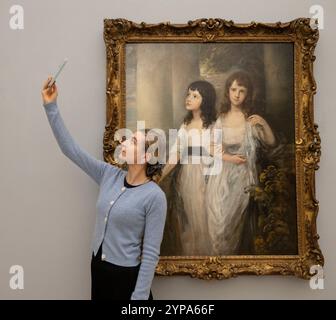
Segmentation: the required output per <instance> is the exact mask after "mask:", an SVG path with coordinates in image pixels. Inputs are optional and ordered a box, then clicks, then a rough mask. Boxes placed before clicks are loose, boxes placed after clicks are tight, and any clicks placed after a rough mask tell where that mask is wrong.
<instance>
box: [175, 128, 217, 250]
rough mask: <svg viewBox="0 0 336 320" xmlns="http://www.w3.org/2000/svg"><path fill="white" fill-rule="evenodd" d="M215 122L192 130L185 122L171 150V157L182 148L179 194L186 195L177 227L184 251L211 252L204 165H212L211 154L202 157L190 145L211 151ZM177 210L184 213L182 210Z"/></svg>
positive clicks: (177, 186) (178, 181) (177, 189)
mask: <svg viewBox="0 0 336 320" xmlns="http://www.w3.org/2000/svg"><path fill="white" fill-rule="evenodd" d="M213 126H214V123H213V124H212V125H210V126H209V127H208V128H207V129H202V130H201V131H200V130H197V129H191V130H189V131H188V129H187V126H186V125H185V124H182V125H181V127H180V129H179V130H178V138H177V140H176V142H175V144H174V146H173V148H171V150H172V151H171V152H170V157H171V156H172V155H173V154H174V148H177V150H180V152H178V157H179V165H180V168H179V171H178V174H177V176H176V181H175V183H176V191H177V193H178V197H179V198H181V199H182V202H183V209H184V212H183V213H182V215H184V218H183V219H179V223H178V225H179V228H178V229H179V230H176V232H177V233H179V238H180V243H181V254H182V255H188V256H191V255H210V250H211V239H210V237H209V233H208V221H207V210H206V208H205V199H204V195H205V190H206V181H207V176H206V175H205V173H206V172H205V171H204V168H206V167H208V163H209V160H210V161H211V157H209V156H203V157H202V156H200V155H195V153H193V155H191V154H190V152H191V150H190V148H188V147H192V148H193V150H195V149H197V148H203V152H204V151H205V150H207V151H208V150H209V149H208V146H209V145H210V132H211V129H212V127H213ZM179 148H180V149H179ZM198 150H199V149H198ZM207 151H205V154H207ZM192 159H193V160H192ZM192 161H193V162H192ZM172 201H174V199H172ZM176 214H177V215H178V216H180V215H181V213H176Z"/></svg>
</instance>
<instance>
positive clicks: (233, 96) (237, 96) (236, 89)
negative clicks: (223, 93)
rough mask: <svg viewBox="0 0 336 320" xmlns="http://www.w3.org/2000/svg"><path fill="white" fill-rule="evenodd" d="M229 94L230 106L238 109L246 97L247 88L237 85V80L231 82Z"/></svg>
mask: <svg viewBox="0 0 336 320" xmlns="http://www.w3.org/2000/svg"><path fill="white" fill-rule="evenodd" d="M229 94H230V102H231V105H233V106H235V107H240V106H241V104H242V103H243V102H244V100H245V98H246V96H247V88H246V87H244V86H240V85H238V83H237V80H235V81H233V82H232V85H231V87H230V89H229Z"/></svg>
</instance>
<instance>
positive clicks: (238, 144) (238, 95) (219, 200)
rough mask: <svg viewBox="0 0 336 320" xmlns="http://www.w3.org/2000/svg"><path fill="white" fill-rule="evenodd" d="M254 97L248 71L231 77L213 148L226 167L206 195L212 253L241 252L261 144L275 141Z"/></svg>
mask: <svg viewBox="0 0 336 320" xmlns="http://www.w3.org/2000/svg"><path fill="white" fill-rule="evenodd" d="M252 96H253V86H252V82H251V79H250V77H249V75H248V74H247V73H245V72H243V71H238V72H235V73H233V74H232V75H231V76H230V77H229V78H228V79H227V81H226V85H225V94H224V103H223V104H222V107H221V110H220V115H219V117H218V118H217V120H216V123H215V126H214V129H222V131H221V137H219V138H220V139H219V140H218V139H216V138H215V140H214V145H213V147H214V148H212V149H211V150H212V151H211V154H212V155H214V156H217V157H220V158H221V159H222V160H223V162H222V170H221V172H220V173H219V174H215V175H210V176H209V181H208V184H207V188H206V195H205V200H206V203H205V207H206V209H207V218H208V228H209V235H210V238H211V242H212V247H211V248H212V252H211V254H212V255H234V254H237V252H238V248H239V245H240V241H241V237H242V236H243V235H242V230H243V225H244V219H245V218H246V217H247V214H246V211H247V210H246V209H247V205H248V203H249V193H248V192H245V191H246V189H247V188H248V187H249V186H251V185H255V184H257V182H258V177H257V170H256V161H257V157H256V155H257V153H256V152H257V149H258V146H259V145H260V144H262V145H263V146H273V145H274V144H275V137H274V134H273V132H272V129H271V128H270V126H269V125H268V123H267V122H266V121H265V119H264V118H262V117H261V116H259V115H257V114H253V112H252ZM219 144H222V148H221V149H219V148H218V147H219ZM219 150H220V151H219Z"/></svg>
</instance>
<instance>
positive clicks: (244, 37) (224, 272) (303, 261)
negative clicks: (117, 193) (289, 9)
mask: <svg viewBox="0 0 336 320" xmlns="http://www.w3.org/2000/svg"><path fill="white" fill-rule="evenodd" d="M318 37H319V33H318V29H317V27H316V24H315V26H314V24H312V21H311V19H309V18H299V19H295V20H293V21H290V22H286V23H281V22H277V23H257V22H251V23H248V24H236V23H234V22H233V21H227V20H222V19H198V20H195V21H189V22H188V23H187V24H171V23H169V22H164V23H159V24H147V23H144V22H142V23H140V24H138V23H134V22H132V21H128V20H125V19H105V20H104V41H105V44H106V56H107V66H106V119H107V120H106V126H105V133H104V159H105V161H108V162H109V163H112V164H116V162H115V161H114V159H113V152H114V149H115V147H116V146H117V144H118V142H116V141H113V136H114V132H115V131H116V130H117V129H118V128H123V127H125V122H126V119H125V118H126V113H125V107H126V106H125V101H126V99H125V47H126V44H127V43H136V42H152V43H155V42H225V41H231V42H234V41H235V42H242V41H249V42H253V41H255V42H291V43H293V44H294V64H295V65H294V73H295V74H294V83H295V85H294V86H295V150H296V152H295V153H296V180H297V191H296V193H297V209H298V212H297V215H298V242H299V243H298V255H290V256H283V255H282V256H278V255H277V256H264V255H263V256H205V257H192V256H191V257H189V256H188V257H181V256H161V257H160V260H159V263H158V265H157V268H156V274H157V275H177V274H180V275H181V274H185V275H190V276H191V277H197V278H201V279H224V278H230V277H234V276H237V275H239V274H256V275H268V274H282V275H295V276H298V277H301V278H304V279H309V278H310V277H311V276H312V275H311V274H310V267H311V266H312V265H320V266H323V264H324V258H323V255H322V253H321V250H320V248H319V245H318V239H319V236H318V234H317V232H316V217H317V213H318V201H317V200H316V197H315V170H317V169H318V168H319V166H318V163H319V160H320V154H321V151H320V148H321V147H320V146H321V144H320V137H319V132H318V131H317V128H318V126H317V124H315V123H314V112H313V108H314V104H313V96H314V94H315V93H316V83H315V79H314V76H313V62H314V60H315V56H314V49H315V46H316V43H317V40H318Z"/></svg>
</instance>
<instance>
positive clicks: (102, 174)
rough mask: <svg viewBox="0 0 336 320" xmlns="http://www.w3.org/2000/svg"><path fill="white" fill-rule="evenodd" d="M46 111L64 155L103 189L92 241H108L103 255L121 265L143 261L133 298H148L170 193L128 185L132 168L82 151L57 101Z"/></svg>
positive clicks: (95, 246)
mask: <svg viewBox="0 0 336 320" xmlns="http://www.w3.org/2000/svg"><path fill="white" fill-rule="evenodd" d="M44 109H45V111H46V114H47V117H48V120H49V123H50V126H51V129H52V131H53V134H54V136H55V138H56V140H57V143H58V145H59V147H60V148H61V150H62V152H63V153H64V155H66V156H67V157H68V158H69V159H71V160H72V161H73V162H74V163H75V164H77V165H78V166H79V167H80V168H81V169H83V171H85V172H86V173H87V174H88V175H89V176H90V177H91V178H92V179H93V180H94V181H95V182H96V183H97V184H98V185H99V187H100V191H99V196H98V200H97V204H96V208H97V215H96V225H95V231H94V235H93V239H92V250H93V252H94V254H95V255H96V254H97V251H98V249H99V246H100V244H101V243H102V241H103V246H102V259H104V260H106V261H108V262H111V263H114V264H117V265H120V266H136V265H138V264H139V263H140V262H141V266H140V270H139V274H138V278H137V282H136V286H135V289H134V291H133V293H132V296H131V300H147V299H148V297H149V293H150V289H151V284H152V281H153V278H154V274H155V267H156V265H157V262H158V260H159V254H160V246H161V241H162V237H163V230H164V225H165V220H166V213H167V199H166V195H165V193H164V192H163V191H162V189H161V188H160V187H159V186H158V185H157V184H156V183H155V182H154V181H149V182H147V183H144V184H142V185H140V186H138V187H136V188H125V187H124V177H125V175H126V173H127V171H125V170H122V169H120V168H118V167H117V166H114V165H111V164H109V163H107V162H104V161H101V160H98V159H96V158H94V157H93V156H91V155H90V154H89V153H88V152H86V151H85V150H83V149H82V148H81V147H80V146H79V145H78V144H77V143H76V141H75V140H74V139H73V138H72V136H71V135H70V133H69V132H68V130H67V128H66V126H65V124H64V122H63V119H62V117H61V114H60V112H59V109H58V106H57V102H50V103H47V104H44ZM141 246H142V250H141ZM141 251H142V252H141ZM141 253H142V257H140V256H141Z"/></svg>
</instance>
